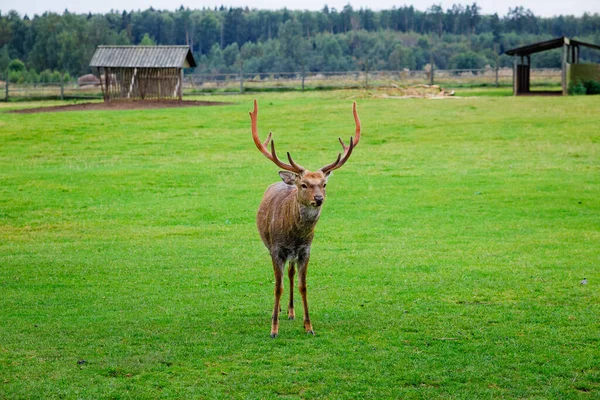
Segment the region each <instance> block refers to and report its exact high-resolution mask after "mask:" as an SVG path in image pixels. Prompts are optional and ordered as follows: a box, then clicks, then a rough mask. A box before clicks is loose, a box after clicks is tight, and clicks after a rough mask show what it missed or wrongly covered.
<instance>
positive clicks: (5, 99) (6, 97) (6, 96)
mask: <svg viewBox="0 0 600 400" xmlns="http://www.w3.org/2000/svg"><path fill="white" fill-rule="evenodd" d="M4 101H8V70H6V92H5V93H4Z"/></svg>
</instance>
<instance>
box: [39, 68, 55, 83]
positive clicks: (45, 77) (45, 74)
mask: <svg viewBox="0 0 600 400" xmlns="http://www.w3.org/2000/svg"><path fill="white" fill-rule="evenodd" d="M40 82H42V83H50V82H52V71H50V70H49V69H45V70H43V71H42V73H41V74H40Z"/></svg>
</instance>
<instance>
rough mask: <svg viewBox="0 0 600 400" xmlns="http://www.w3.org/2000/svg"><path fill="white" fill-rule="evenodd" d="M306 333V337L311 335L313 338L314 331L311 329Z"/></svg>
mask: <svg viewBox="0 0 600 400" xmlns="http://www.w3.org/2000/svg"><path fill="white" fill-rule="evenodd" d="M306 333H307V334H308V335H313V336H314V335H315V331H313V330H312V329H311V330H310V331H306Z"/></svg>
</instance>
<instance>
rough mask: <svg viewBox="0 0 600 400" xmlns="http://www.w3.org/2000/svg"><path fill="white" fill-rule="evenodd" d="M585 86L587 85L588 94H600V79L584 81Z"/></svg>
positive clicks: (586, 91)
mask: <svg viewBox="0 0 600 400" xmlns="http://www.w3.org/2000/svg"><path fill="white" fill-rule="evenodd" d="M583 86H585V93H586V94H600V82H599V81H593V80H589V81H583Z"/></svg>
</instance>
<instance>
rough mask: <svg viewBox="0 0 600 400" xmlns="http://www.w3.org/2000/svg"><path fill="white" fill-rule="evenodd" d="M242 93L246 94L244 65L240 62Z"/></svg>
mask: <svg viewBox="0 0 600 400" xmlns="http://www.w3.org/2000/svg"><path fill="white" fill-rule="evenodd" d="M240 93H244V63H242V62H240Z"/></svg>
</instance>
